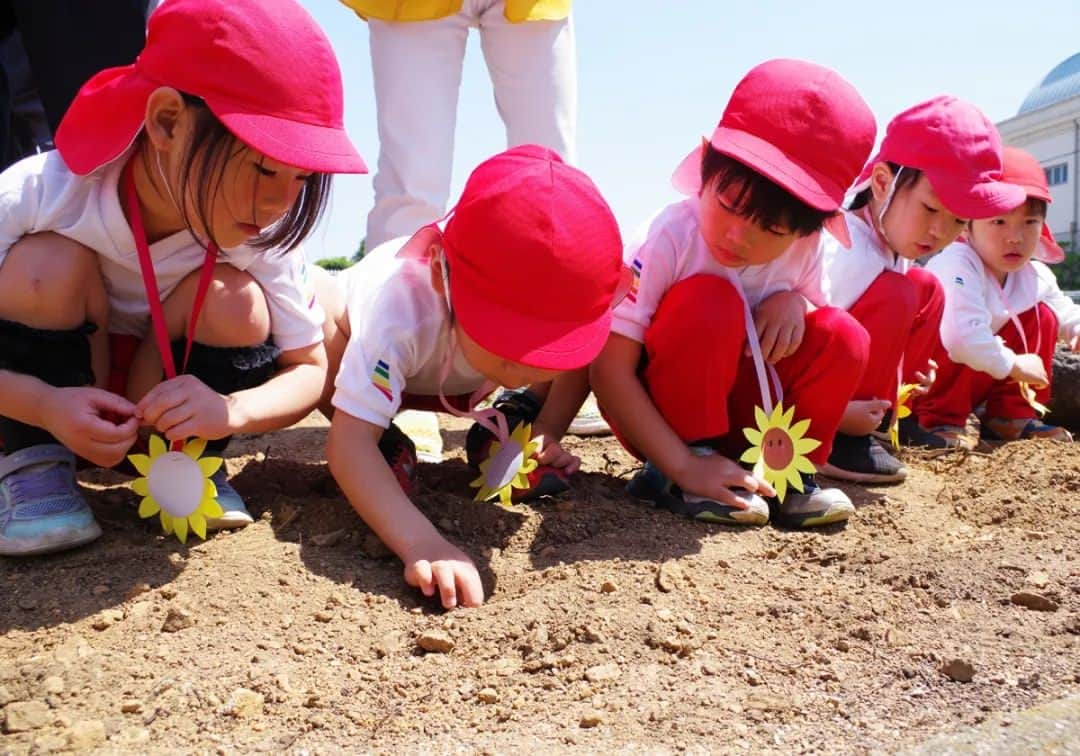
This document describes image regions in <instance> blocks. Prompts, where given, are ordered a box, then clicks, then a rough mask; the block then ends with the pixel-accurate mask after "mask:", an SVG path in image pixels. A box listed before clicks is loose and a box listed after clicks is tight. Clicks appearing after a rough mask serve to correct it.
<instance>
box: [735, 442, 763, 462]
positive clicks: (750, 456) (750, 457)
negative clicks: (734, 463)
mask: <svg viewBox="0 0 1080 756" xmlns="http://www.w3.org/2000/svg"><path fill="white" fill-rule="evenodd" d="M758 443H761V442H760V441H759V442H758ZM739 461H740V462H747V463H749V464H751V465H752V464H755V463H757V462H760V461H761V447H760V446H751V447H750V448H749V449H747V450H746V451H744V452H743V453H742V456H741V457H739Z"/></svg>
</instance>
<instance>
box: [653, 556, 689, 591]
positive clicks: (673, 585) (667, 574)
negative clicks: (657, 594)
mask: <svg viewBox="0 0 1080 756" xmlns="http://www.w3.org/2000/svg"><path fill="white" fill-rule="evenodd" d="M682 581H683V574H682V568H681V567H679V565H678V563H676V562H671V561H669V562H664V563H663V564H661V565H660V569H658V570H657V571H656V587H657V588H659V589H660V590H661V591H663V592H664V593H671V592H672V591H677V590H679V588H681V587H682Z"/></svg>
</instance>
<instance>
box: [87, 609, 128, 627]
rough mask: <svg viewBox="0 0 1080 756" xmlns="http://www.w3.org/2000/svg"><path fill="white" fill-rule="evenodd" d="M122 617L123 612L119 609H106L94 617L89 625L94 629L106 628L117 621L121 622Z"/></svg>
mask: <svg viewBox="0 0 1080 756" xmlns="http://www.w3.org/2000/svg"><path fill="white" fill-rule="evenodd" d="M123 619H124V612H123V611H122V610H120V609H106V610H105V611H103V612H102V613H101V614H100V615H99V616H98V617H96V618H95V619H94V622H93V623H92V624H91V625H90V627H92V628H94V629H95V630H98V631H101V630H108V629H109V628H110V627H112V626H113V625H115V624H116V623H117V622H121V621H123Z"/></svg>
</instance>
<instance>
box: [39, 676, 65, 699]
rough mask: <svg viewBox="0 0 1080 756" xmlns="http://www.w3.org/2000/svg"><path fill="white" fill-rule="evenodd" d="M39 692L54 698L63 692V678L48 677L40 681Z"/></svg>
mask: <svg viewBox="0 0 1080 756" xmlns="http://www.w3.org/2000/svg"><path fill="white" fill-rule="evenodd" d="M41 691H42V692H43V693H46V694H48V695H53V696H55V695H56V694H58V693H63V692H64V678H62V677H60V676H59V675H49V676H48V677H46V678H45V679H44V680H42V681H41Z"/></svg>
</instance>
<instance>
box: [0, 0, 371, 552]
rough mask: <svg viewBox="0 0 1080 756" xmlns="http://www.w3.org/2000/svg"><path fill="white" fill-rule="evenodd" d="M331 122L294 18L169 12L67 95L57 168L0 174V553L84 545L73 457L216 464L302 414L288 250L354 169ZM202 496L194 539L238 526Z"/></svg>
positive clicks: (302, 23)
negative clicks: (155, 446) (190, 444)
mask: <svg viewBox="0 0 1080 756" xmlns="http://www.w3.org/2000/svg"><path fill="white" fill-rule="evenodd" d="M342 121H343V111H342V89H341V77H340V72H339V70H338V67H337V62H336V60H335V58H334V53H333V50H332V49H331V47H330V44H329V42H328V40H327V39H326V37H325V35H324V34H323V33H322V31H321V30H320V29H319V27H318V26H317V24H316V23H315V22H314V20H313V19H312V18H311V16H310V15H308V13H307V12H306V11H305V10H304V9H303V8H301V7H300V6H299V5H298V4H297V3H295V2H293V1H292V0H169V2H168V3H165V4H164V5H163V6H162V7H161V8H160V9H159V10H158V11H157V12H156V13H154V14H153V16H152V17H151V19H150V23H149V29H148V37H147V41H146V46H145V48H144V49H143V51H142V53H141V54H140V56H139V58H138V60H137V61H136V62H135V63H134V64H133V65H130V66H124V67H120V68H111V69H108V70H105V71H103V72H101V73H100V74H98V75H96V76H95V77H93V78H92V79H90V80H89V81H88V82H87V83H86V84H85V85H84V86H83V88H82V89H81V90H80V92H79V94H78V95H77V97H76V98H75V100H74V102H73V103H72V105H71V107H70V109H69V110H68V112H67V114H66V115H65V117H64V120H63V122H62V123H61V124H60V128H59V130H58V132H57V135H56V144H57V149H56V151H54V152H48V153H44V154H41V155H37V156H34V157H30V158H27V159H26V160H24V161H22V162H20V163H18V164H17V165H15V166H12V167H11V168H10V169H8V170H7V171H5V172H4V173H3V175H2V176H0V203H2V212H0V415H2V416H3V417H2V418H0V437H2V439H3V444H4V451H5V452H6V456H5V457H4V458H3V459H2V461H0V554H7V555H23V554H35V553H43V552H47V551H56V550H60V549H66V548H71V547H74V546H77V545H80V544H83V543H87V542H89V541H92V540H93V539H95V538H97V537H98V536H99V535H100V533H101V530H100V528H99V527H98V525H97V523H96V522H95V521H94V517H93V515H92V513H91V512H90V509H89V508H88V507H87V504H86V501H85V499H84V498H83V496H82V494H81V493H80V492H79V489H78V487H77V485H76V483H75V479H74V467H75V457H76V455H77V456H79V457H83V458H85V459H87V460H89V461H91V462H93V463H95V464H99V465H102V466H112V465H115V464H117V463H119V462H120V461H121V460H123V458H124V456H125V454H126V453H127V452H128V450H129V448H130V447H131V446H132V444H133V443H134V442H135V440H136V432H137V429H138V427H139V426H148V427H149V428H151V429H153V430H154V431H155V432H157V433H159V434H162V435H164V436H165V437H166V438H167V439H169V440H170V441H177V440H183V439H188V438H191V437H199V438H203V439H209V440H211V448H213V449H215V450H218V451H219V450H220V449H222V448H224V445H225V443H227V440H228V437H229V436H230V435H231V434H233V433H238V432H246V433H251V432H261V431H267V430H272V429H275V428H281V427H284V426H287V425H289V424H290V423H292V422H294V421H296V420H297V419H299V418H301V417H303V416H304V415H305V414H306V413H307V412H309V411H310V410H311V409H312V408H313V407H314V406H315V405H316V404H317V402H318V398H319V393H320V390H321V387H322V385H323V383H324V380H325V371H326V355H325V349H324V347H323V345H322V324H323V320H324V317H323V312H322V310H321V308H320V307H319V306H318V304H317V303H316V302H315V301H314V299H313V298H312V294H313V289H312V287H311V286H310V284H309V282H308V280H307V274H306V271H305V267H304V253H303V251H302V250H301V249H300V248H299V246H298V245H299V244H300V242H301V241H302V240H303V239H304V237H306V236H307V234H308V233H309V231H310V230H311V228H312V227H313V226H314V225H315V223H316V222H317V220H318V218H319V216H320V214H321V212H322V210H323V208H324V206H325V202H326V198H327V193H328V191H329V188H330V174H332V173H341V172H354V173H362V172H365V171H366V168H365V166H364V161H363V160H362V159H361V158H360V155H359V154H357V152H356V149H355V148H354V147H353V145H352V143H351V142H350V141H349V138H348V137H347V136H346V134H345V131H344V128H343V125H342ZM185 368H186V371H187V372H186V374H183V375H179V376H177V377H173V376H174V375H176V372H180V373H184V371H185ZM163 372H165V373H166V378H167V379H165V380H163V375H162V373H163ZM211 480H212V481H213V483H214V485H215V487H216V490H217V501H218V503H219V504H220V505H221V507H222V509H223V510H224V516H223V517H221V518H220V519H218V520H216V521H213V522H210V523H208V524H209V526H210V528H214V527H237V526H242V525H244V524H246V523H248V522H251V517H250V515H249V514H248V513H247V511H246V509H245V507H244V503H243V501H242V500H241V499H240V497H239V496H238V495H237V494H236V492H235V491H234V490H233V489H232V488H231V486H229V484H228V482H227V480H226V477H225V473H224V469H223V468H222V470H219V471H218V472H217V473H215V474H214V476H213V477H212V478H211Z"/></svg>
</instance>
